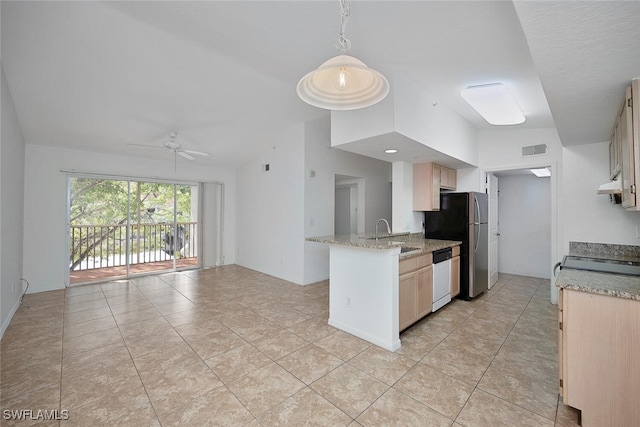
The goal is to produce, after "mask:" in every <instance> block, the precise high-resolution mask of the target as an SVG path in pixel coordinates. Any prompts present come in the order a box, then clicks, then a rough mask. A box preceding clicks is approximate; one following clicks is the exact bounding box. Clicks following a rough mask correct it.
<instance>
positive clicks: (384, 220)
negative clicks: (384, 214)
mask: <svg viewBox="0 0 640 427" xmlns="http://www.w3.org/2000/svg"><path fill="white" fill-rule="evenodd" d="M380 221H383V222H384V223H385V224H387V233H389V234H391V227H389V222H388V221H387V220H386V219H384V218H380V219H379V220H378V222H376V240H378V224H380Z"/></svg>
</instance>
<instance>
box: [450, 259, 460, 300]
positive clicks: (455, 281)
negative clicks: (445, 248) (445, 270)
mask: <svg viewBox="0 0 640 427" xmlns="http://www.w3.org/2000/svg"><path fill="white" fill-rule="evenodd" d="M451 255H452V258H451V298H455V296H456V295H458V294H460V246H455V247H454V248H453V249H452V253H451Z"/></svg>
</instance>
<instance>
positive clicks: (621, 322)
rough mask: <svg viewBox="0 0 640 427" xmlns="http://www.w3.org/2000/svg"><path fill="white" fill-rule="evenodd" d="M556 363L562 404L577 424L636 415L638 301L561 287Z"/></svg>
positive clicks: (628, 421) (619, 422) (626, 420)
mask: <svg viewBox="0 0 640 427" xmlns="http://www.w3.org/2000/svg"><path fill="white" fill-rule="evenodd" d="M558 308H559V311H558V313H559V322H558V328H559V331H558V332H559V333H558V344H559V345H558V355H559V358H558V361H559V363H558V365H559V376H560V383H559V386H560V394H561V396H562V400H563V403H564V404H565V405H569V406H572V407H574V408H576V409H579V410H581V411H582V412H581V414H582V416H581V419H582V425H583V426H584V427H591V426H605V425H607V426H631V425H637V422H638V420H640V405H638V402H640V357H639V355H640V337H639V334H638V331H639V330H640V301H636V300H632V299H626V298H617V297H613V296H607V295H599V294H594V293H589V292H583V291H575V290H568V289H561V290H560V293H559V300H558Z"/></svg>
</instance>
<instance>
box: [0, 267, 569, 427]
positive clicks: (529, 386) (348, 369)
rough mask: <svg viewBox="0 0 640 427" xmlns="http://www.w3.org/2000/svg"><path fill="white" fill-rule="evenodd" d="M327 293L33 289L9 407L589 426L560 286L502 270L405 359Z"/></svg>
mask: <svg viewBox="0 0 640 427" xmlns="http://www.w3.org/2000/svg"><path fill="white" fill-rule="evenodd" d="M328 293H329V288H328V283H327V282H321V283H317V284H314V285H310V286H306V287H302V286H297V285H294V284H291V283H288V282H286V281H283V280H280V279H276V278H273V277H270V276H267V275H264V274H260V273H257V272H255V271H252V270H248V269H245V268H242V267H238V266H225V267H221V268H219V269H217V270H215V269H212V270H204V271H191V272H183V273H172V274H166V275H162V276H153V277H151V276H149V277H144V278H137V279H133V280H130V281H118V282H108V283H104V284H96V285H87V286H81V287H74V288H70V289H67V290H65V291H53V292H45V293H37V294H30V295H27V296H26V297H25V298H24V303H23V306H21V307H20V308H19V310H18V311H17V312H16V314H15V316H14V318H13V320H12V322H11V324H10V325H9V328H8V329H7V331H6V333H5V335H4V337H3V339H2V342H1V356H2V359H1V396H0V405H1V407H2V413H3V414H4V413H5V412H4V411H5V410H6V409H16V410H19V409H31V410H33V411H34V412H33V414H37V412H36V411H37V410H38V409H40V410H45V409H46V410H53V409H55V410H58V411H62V410H66V411H68V414H69V419H68V420H66V421H60V422H59V424H60V425H69V426H73V425H77V426H96V425H117V426H126V425H131V426H146V425H162V426H174V425H176V426H177V425H190V426H191V425H193V426H199V425H229V426H242V425H249V426H279V425H291V426H300V425H318V426H340V425H342V426H346V425H349V426H358V425H363V426H452V425H453V426H491V427H496V426H509V427H513V426H554V425H556V426H573V425H577V424H576V421H577V415H576V413H575V412H574V411H573V410H571V409H570V408H567V407H564V406H563V405H562V403H561V401H560V402H559V400H558V393H557V385H556V384H557V356H556V352H557V334H556V306H553V305H551V304H550V303H549V281H548V280H542V279H536V278H531V277H522V276H510V275H501V277H500V280H499V282H498V283H497V284H496V285H495V286H494V287H493V288H492V289H491V290H490V291H489V292H487V293H486V294H485V295H483V296H481V297H479V298H477V299H475V300H474V301H472V302H464V301H460V300H454V301H453V302H452V303H451V304H449V305H447V306H446V307H444V308H443V309H441V310H439V311H438V312H437V313H434V314H432V315H430V316H428V317H427V318H425V319H423V320H422V321H420V322H419V323H417V324H415V325H414V326H413V327H411V328H410V329H408V330H407V331H405V332H404V333H403V334H402V335H401V339H402V347H401V348H400V349H399V350H398V351H396V352H395V353H391V352H388V351H386V350H383V349H381V348H379V347H376V346H374V345H371V344H369V343H368V342H366V341H363V340H361V339H358V338H356V337H354V336H351V335H349V334H347V333H344V332H342V331H339V330H336V329H334V328H332V327H331V326H329V325H328V324H327V318H328ZM60 413H62V412H60ZM36 422H38V421H29V422H24V421H23V422H15V421H8V420H5V419H2V425H14V424H20V425H29V424H33V423H36ZM44 424H45V425H54V424H58V422H53V423H52V422H48V423H44Z"/></svg>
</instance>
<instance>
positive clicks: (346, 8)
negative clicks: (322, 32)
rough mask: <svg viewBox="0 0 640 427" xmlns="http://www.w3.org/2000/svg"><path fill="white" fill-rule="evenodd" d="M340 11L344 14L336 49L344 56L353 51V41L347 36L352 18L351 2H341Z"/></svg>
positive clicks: (345, 0)
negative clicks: (348, 23)
mask: <svg viewBox="0 0 640 427" xmlns="http://www.w3.org/2000/svg"><path fill="white" fill-rule="evenodd" d="M340 10H341V12H342V13H341V15H342V17H341V26H340V37H339V38H338V42H337V43H336V49H338V52H340V53H341V54H344V53H346V52H348V51H350V50H351V41H350V40H349V39H348V38H347V36H346V34H347V21H349V17H350V16H351V0H340Z"/></svg>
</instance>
